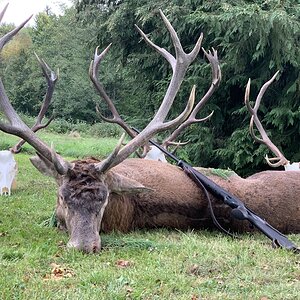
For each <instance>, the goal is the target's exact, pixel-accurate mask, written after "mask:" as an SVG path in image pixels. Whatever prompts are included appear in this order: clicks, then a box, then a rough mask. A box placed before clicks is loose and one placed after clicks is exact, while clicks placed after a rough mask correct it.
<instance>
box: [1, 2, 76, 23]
mask: <svg viewBox="0 0 300 300" xmlns="http://www.w3.org/2000/svg"><path fill="white" fill-rule="evenodd" d="M7 3H9V5H8V8H7V10H6V13H5V15H4V17H3V19H2V22H4V23H14V24H15V25H18V24H20V23H21V22H22V21H24V20H25V19H27V18H28V17H29V16H30V15H32V14H34V15H36V14H37V13H39V12H41V11H44V10H45V7H46V6H49V7H50V8H51V11H52V12H53V13H55V14H61V7H60V4H65V5H66V6H68V7H69V6H71V4H72V1H71V0H0V11H2V9H3V8H4V6H5V5H6V4H7ZM30 24H31V25H33V24H34V16H33V17H32V18H31V21H30Z"/></svg>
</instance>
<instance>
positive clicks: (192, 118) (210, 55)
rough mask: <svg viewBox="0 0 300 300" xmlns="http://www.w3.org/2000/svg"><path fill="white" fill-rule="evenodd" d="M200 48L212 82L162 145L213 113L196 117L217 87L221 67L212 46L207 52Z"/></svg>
mask: <svg viewBox="0 0 300 300" xmlns="http://www.w3.org/2000/svg"><path fill="white" fill-rule="evenodd" d="M202 50H203V52H204V54H205V56H206V58H207V59H208V61H209V63H210V66H211V70H212V82H211V85H210V88H209V89H208V91H207V92H206V94H205V95H204V96H203V98H202V99H201V100H200V101H199V102H198V103H197V105H196V106H195V107H194V109H193V111H192V112H191V114H190V115H189V117H188V118H187V119H186V120H185V121H184V122H183V123H182V124H180V126H179V127H178V128H177V129H176V130H174V131H173V132H172V134H171V135H170V136H169V137H167V138H166V139H165V140H164V141H163V144H162V145H163V147H168V146H169V145H171V144H172V143H171V142H172V141H174V140H175V139H176V138H177V137H178V136H179V134H180V133H181V132H182V131H183V130H184V129H185V128H187V127H188V126H190V125H191V124H193V123H200V122H203V121H206V120H208V119H210V118H211V116H212V115H213V113H214V112H213V111H212V112H211V113H210V114H209V115H208V116H206V117H205V118H201V119H197V118H196V115H197V113H198V112H199V111H200V110H201V109H202V107H203V106H204V105H205V104H206V102H207V101H208V99H209V98H210V97H211V96H212V94H213V93H214V92H215V90H216V89H217V88H218V87H219V85H220V82H221V79H222V74H221V68H220V63H219V59H218V53H217V50H215V49H214V48H212V51H210V50H209V51H208V52H206V51H205V50H204V48H202Z"/></svg>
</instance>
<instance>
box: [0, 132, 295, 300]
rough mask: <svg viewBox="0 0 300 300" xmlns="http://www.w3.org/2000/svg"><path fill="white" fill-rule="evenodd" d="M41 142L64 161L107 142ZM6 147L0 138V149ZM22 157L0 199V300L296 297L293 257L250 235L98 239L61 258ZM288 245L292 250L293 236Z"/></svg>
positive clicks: (59, 237) (102, 148) (43, 181)
mask: <svg viewBox="0 0 300 300" xmlns="http://www.w3.org/2000/svg"><path fill="white" fill-rule="evenodd" d="M43 138H44V139H45V140H47V141H51V140H53V141H54V143H55V145H56V149H58V150H59V151H60V152H61V153H62V154H63V156H69V157H81V156H85V155H94V156H100V157H102V156H104V155H106V154H107V153H108V152H109V151H110V150H111V148H112V147H113V145H114V144H115V142H116V140H115V139H108V140H102V139H101V140H100V139H92V138H87V137H86V138H80V140H78V138H77V139H76V138H72V137H69V136H67V135H66V136H58V135H54V134H49V133H44V134H43ZM9 139H10V137H9V138H8V136H6V135H5V136H3V135H0V141H1V142H0V144H3V143H4V142H8V141H9ZM70 147H71V148H72V149H70ZM92 147H93V148H92ZM26 148H27V151H28V152H31V151H32V150H30V148H29V147H28V146H26ZM29 156H30V155H29V154H28V153H27V152H26V153H21V154H19V155H17V156H16V159H17V162H18V166H19V173H18V178H17V189H16V190H14V191H13V192H12V196H11V197H0V206H1V209H0V299H30V300H32V299H72V300H76V299H78V300H79V299H105V300H107V299H108V300H110V299H111V300H115V299H145V300H146V299H149V300H150V299H151V300H152V299H182V300H183V299H184V300H186V299H190V300H195V299H210V300H214V299H222V300H223V299H230V300H231V299H265V300H266V299H272V300H274V299H275V300H276V299H278V300H279V299H280V300H282V299H290V300H294V299H299V291H300V257H299V255H295V254H293V253H290V252H287V251H284V250H281V249H277V250H273V249H272V248H271V246H270V242H269V240H267V239H266V238H265V237H264V236H262V235H260V234H257V235H251V236H250V235H243V236H242V237H241V239H239V240H232V239H231V238H229V237H226V236H224V235H222V234H221V233H218V232H207V231H199V232H197V231H189V232H180V231H175V230H174V231H168V230H164V229H160V230H153V231H136V232H132V233H130V234H126V235H124V234H121V233H117V232H116V233H113V234H110V235H102V239H103V245H104V248H103V250H102V251H101V253H100V254H97V255H85V254H83V253H80V252H76V251H74V250H72V251H70V250H67V249H66V248H65V245H66V243H67V241H68V236H67V234H65V233H62V232H59V231H58V230H56V229H55V228H50V227H44V226H41V224H42V223H43V221H45V220H47V219H49V217H50V216H51V214H52V213H53V209H54V207H55V200H56V186H55V183H54V182H53V181H52V179H50V178H47V177H43V176H42V175H40V174H39V173H38V171H36V170H35V169H34V167H33V166H31V164H30V162H29V160H28V158H29ZM290 237H291V239H292V240H293V241H294V242H295V243H296V244H300V235H291V236H290Z"/></svg>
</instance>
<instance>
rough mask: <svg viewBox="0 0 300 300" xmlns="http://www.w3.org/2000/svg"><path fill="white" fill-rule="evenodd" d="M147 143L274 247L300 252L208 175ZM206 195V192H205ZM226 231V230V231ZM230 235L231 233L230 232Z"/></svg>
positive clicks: (156, 145)
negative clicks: (270, 241) (246, 221)
mask: <svg viewBox="0 0 300 300" xmlns="http://www.w3.org/2000/svg"><path fill="white" fill-rule="evenodd" d="M132 129H133V130H134V131H135V132H137V133H139V130H137V129H136V128H132ZM149 143H150V144H152V145H154V146H155V147H157V148H158V149H160V150H161V151H162V152H163V153H165V154H166V155H167V156H168V157H170V158H171V159H173V160H174V161H175V162H176V163H177V165H178V166H179V167H180V168H182V169H183V171H184V172H185V173H186V174H187V175H188V176H189V177H190V178H191V179H192V180H193V181H194V182H195V183H196V184H197V185H198V186H199V187H201V188H202V189H204V191H205V193H206V194H207V191H208V192H210V193H211V194H212V195H213V196H215V197H216V198H217V199H219V200H221V201H223V202H224V203H225V204H226V205H228V206H229V207H231V208H232V211H231V215H232V216H233V217H234V218H235V219H237V220H248V221H249V222H250V223H251V224H252V225H253V226H255V227H256V228H257V229H259V230H260V231H261V232H262V233H263V234H264V235H266V236H267V237H268V238H269V239H271V240H272V245H273V247H274V248H277V247H280V248H285V249H287V250H291V251H294V252H296V253H300V248H298V247H297V246H296V245H295V244H294V243H292V242H291V241H290V240H289V239H288V238H287V237H286V236H285V235H283V234H282V233H281V232H279V231H278V230H277V229H275V228H274V227H272V226H271V225H270V224H269V223H267V222H266V221H265V220H263V219H262V218H260V217H259V216H258V215H257V214H256V213H255V212H253V211H252V210H251V209H250V208H248V207H247V206H246V205H245V204H244V203H243V202H242V201H241V200H240V199H239V198H237V197H236V196H234V195H232V194H231V193H229V192H227V191H226V190H224V189H223V188H222V187H220V186H219V185H217V184H216V183H214V182H213V181H212V180H210V179H209V178H208V177H206V176H205V175H203V174H202V173H200V172H199V171H197V170H195V169H194V168H193V167H192V166H190V165H189V164H188V163H186V162H184V161H182V160H180V159H178V158H177V157H176V156H175V155H174V154H172V153H170V152H169V151H167V150H166V149H165V148H163V147H162V146H160V145H159V144H157V143H156V142H154V141H152V140H149ZM207 196H208V194H207ZM210 210H211V213H212V217H213V220H214V223H215V224H216V225H217V227H218V228H219V229H221V230H222V231H225V232H227V231H226V230H224V229H223V228H220V227H221V226H220V225H219V224H218V223H216V222H217V221H216V219H215V217H214V215H213V212H212V207H211V204H210ZM227 233H228V232H227ZM230 235H231V236H232V234H230Z"/></svg>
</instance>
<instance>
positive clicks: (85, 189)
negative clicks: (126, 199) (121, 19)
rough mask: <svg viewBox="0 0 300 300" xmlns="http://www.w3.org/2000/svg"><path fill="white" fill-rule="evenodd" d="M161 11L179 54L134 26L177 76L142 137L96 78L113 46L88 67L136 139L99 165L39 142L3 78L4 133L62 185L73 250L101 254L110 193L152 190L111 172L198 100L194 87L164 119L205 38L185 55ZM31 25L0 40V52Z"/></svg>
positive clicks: (60, 211) (64, 221) (62, 213)
mask: <svg viewBox="0 0 300 300" xmlns="http://www.w3.org/2000/svg"><path fill="white" fill-rule="evenodd" d="M5 9H6V8H5ZM5 9H4V11H5ZM3 13H4V12H3ZM3 13H2V15H3ZM159 13H160V16H161V18H162V21H163V23H164V24H165V26H166V28H167V29H168V31H169V33H170V36H171V40H172V43H173V46H174V48H175V56H173V55H172V54H170V53H169V52H168V51H166V50H165V49H163V48H160V47H159V46H157V45H155V44H154V43H153V42H152V41H151V40H150V39H149V38H148V37H147V36H146V34H145V33H144V32H143V31H142V30H141V29H140V28H139V27H138V26H136V28H137V30H138V32H139V33H140V34H141V36H142V37H143V39H144V40H145V42H146V43H147V44H148V45H149V46H150V47H152V48H153V49H154V50H156V51H157V52H158V53H159V54H160V55H162V56H163V57H164V58H165V59H166V60H167V61H168V63H169V64H170V66H171V68H172V71H173V75H172V78H171V81H170V83H169V86H168V88H167V91H166V94H165V96H164V99H163V100H162V103H161V105H160V107H159V108H158V110H157V113H156V114H155V115H154V117H153V119H152V120H151V122H150V123H149V124H148V125H147V126H146V127H145V128H144V130H142V132H141V133H140V134H138V135H136V134H135V133H134V132H133V131H132V130H131V129H130V128H129V127H128V126H127V125H126V124H125V123H124V122H123V121H122V119H121V118H120V116H119V114H118V112H117V110H116V109H115V107H114V105H113V102H112V101H111V99H110V98H109V97H108V95H107V94H106V92H105V90H104V88H103V86H102V84H101V83H100V82H99V80H98V79H97V74H98V69H99V65H100V62H101V60H102V59H103V58H104V56H105V55H106V54H107V52H108V50H109V48H110V45H109V46H108V47H107V48H106V49H105V50H104V51H102V52H101V53H100V54H98V48H97V49H96V51H95V55H94V60H93V61H92V62H91V66H90V77H91V80H92V82H93V84H94V86H95V87H96V89H97V91H98V92H99V94H100V95H101V97H102V98H103V99H104V101H105V102H106V103H107V104H108V106H109V108H110V110H111V112H112V115H113V120H114V121H115V122H116V123H119V124H120V125H121V126H122V127H123V128H124V130H125V131H126V132H127V133H128V134H129V135H131V136H132V137H133V139H132V140H131V141H130V142H128V143H127V144H126V145H125V146H124V147H123V146H122V144H123V138H124V135H123V137H122V138H121V139H120V141H119V143H118V145H117V147H116V148H115V149H114V151H113V152H112V153H111V154H110V155H109V156H108V157H107V158H106V159H105V160H103V161H101V162H99V161H95V160H91V159H90V160H80V161H74V162H68V161H66V160H64V159H63V158H62V157H61V156H60V155H59V154H58V153H56V152H55V151H54V149H53V148H52V147H49V146H48V145H46V144H45V143H44V142H43V141H42V140H40V139H39V138H38V137H37V136H36V135H35V133H34V130H32V129H30V128H29V127H28V126H27V125H26V124H25V123H24V122H23V121H22V120H21V119H20V117H19V116H18V114H17V113H16V111H15V110H14V108H13V107H12V105H11V103H10V102H9V99H8V97H7V95H6V93H5V89H4V86H3V84H2V81H1V80H0V108H1V110H2V111H3V113H4V115H5V116H6V120H0V129H1V130H2V131H4V132H6V133H9V134H13V135H16V136H19V137H20V138H21V139H23V140H25V141H26V142H28V143H29V144H30V145H31V146H33V147H34V149H35V150H36V152H37V156H35V157H34V158H31V162H32V164H33V165H34V166H35V167H36V168H37V169H38V170H39V171H40V172H41V173H43V174H45V175H48V176H52V177H54V178H55V179H56V181H57V183H58V186H59V188H58V202H57V209H56V214H57V219H58V223H59V225H60V227H62V228H64V229H66V230H67V231H68V233H69V235H70V241H69V243H68V246H69V247H75V248H77V249H80V250H83V251H85V252H98V251H99V250H100V248H101V240H100V236H99V230H100V225H101V220H102V216H103V213H104V210H105V207H106V205H107V203H108V201H109V195H110V194H111V193H140V192H144V191H149V189H147V187H145V186H143V185H142V184H140V183H139V182H137V181H135V180H132V179H129V178H126V177H124V176H121V175H119V174H117V173H116V172H115V171H114V169H113V168H114V167H115V166H117V165H118V164H120V163H121V162H122V161H124V160H125V159H126V158H128V157H129V156H130V155H131V154H132V153H133V152H135V151H136V150H137V149H138V148H139V147H141V146H143V145H144V144H146V143H147V142H148V140H149V139H150V138H151V137H153V136H154V135H155V134H157V133H159V132H161V131H164V130H168V129H172V128H176V127H178V126H179V125H180V124H181V123H182V122H183V121H184V120H186V119H187V117H188V116H189V115H190V113H191V111H192V108H193V104H194V98H195V89H194V88H193V89H192V92H191V96H190V98H189V101H188V102H187V105H186V108H185V109H184V110H183V112H182V113H181V114H179V115H178V116H177V117H176V118H174V119H173V120H166V118H167V115H168V113H169V111H170V109H171V107H172V104H173V102H174V99H175V97H176V94H177V92H178V91H179V89H180V86H181V83H182V81H183V79H184V76H185V73H186V71H187V69H188V67H189V65H190V64H191V63H192V62H193V61H194V60H195V58H196V57H197V55H198V53H199V51H200V48H201V41H202V34H201V35H200V37H199V39H198V41H197V43H196V45H195V47H194V49H193V50H192V51H191V52H190V53H185V52H184V50H183V47H182V45H181V43H180V40H179V38H178V36H177V33H176V31H175V30H174V28H173V27H172V25H171V24H170V22H169V21H168V19H167V18H166V17H165V15H164V14H163V13H162V11H160V12H159ZM27 21H28V20H27ZM27 21H25V22H23V23H22V24H21V25H20V26H18V27H17V28H16V29H14V30H12V31H11V32H9V33H8V34H6V35H5V36H3V37H2V38H1V39H0V50H1V49H2V48H3V46H4V45H5V44H6V43H7V42H8V41H9V40H10V39H11V38H12V37H13V36H14V35H15V34H16V33H17V32H18V31H19V30H20V29H21V28H22V27H23V26H24V25H25V24H26V22H27ZM206 55H210V54H206ZM212 56H214V55H212ZM107 121H111V120H107Z"/></svg>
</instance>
